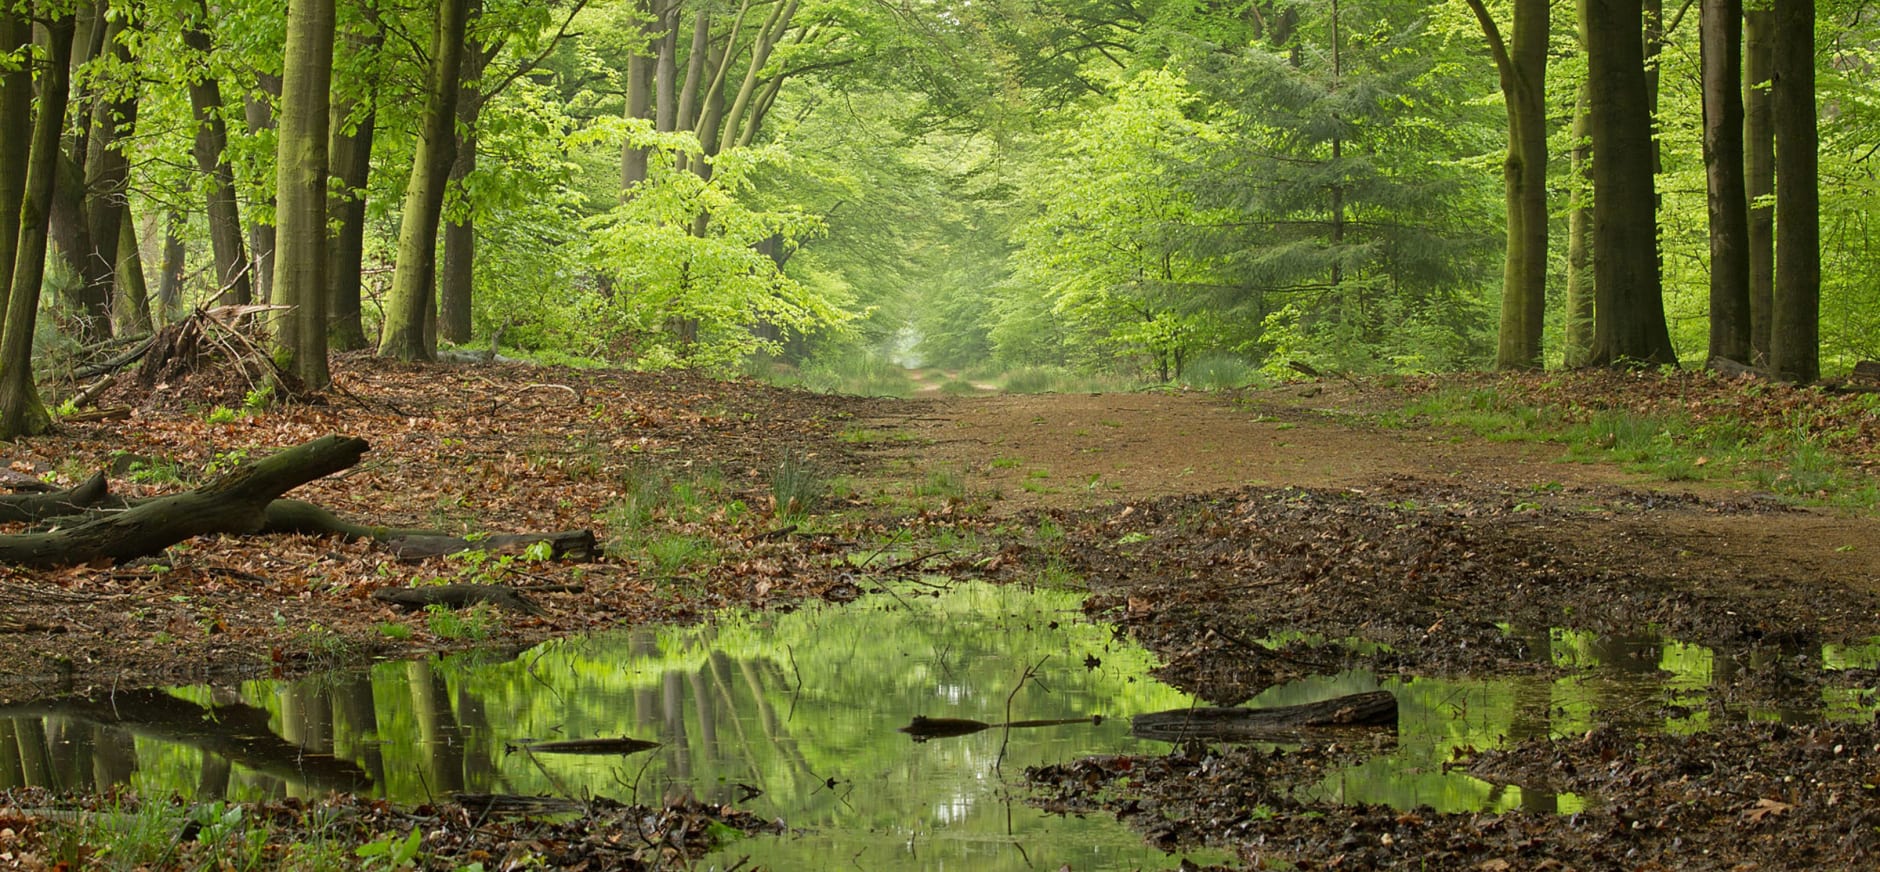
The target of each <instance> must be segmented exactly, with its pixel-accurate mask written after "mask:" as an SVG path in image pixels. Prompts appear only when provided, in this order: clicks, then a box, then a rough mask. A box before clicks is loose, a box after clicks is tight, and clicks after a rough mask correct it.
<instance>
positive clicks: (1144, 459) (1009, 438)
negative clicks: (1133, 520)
mask: <svg viewBox="0 0 1880 872" xmlns="http://www.w3.org/2000/svg"><path fill="white" fill-rule="evenodd" d="M1288 401H1290V402H1288ZM905 409H906V414H889V415H887V416H884V417H882V418H880V419H878V420H875V421H873V422H871V424H873V425H874V426H877V427H893V428H897V429H900V430H903V431H905V432H907V433H909V434H911V435H913V436H914V437H915V440H914V443H913V444H914V445H915V446H916V447H915V448H914V449H912V454H913V455H915V456H918V458H919V460H920V462H921V464H922V465H933V464H936V463H938V464H948V465H951V466H953V467H954V468H956V469H957V470H959V471H960V472H961V473H962V474H964V475H966V476H967V477H968V478H969V479H970V480H972V481H973V482H974V486H975V487H976V488H977V489H980V490H986V489H997V490H999V491H1000V492H1001V493H1002V494H1003V496H1004V499H1003V500H1001V501H1000V503H1001V506H1002V508H1031V507H1076V506H1088V505H1095V504H1099V503H1105V502H1111V501H1114V500H1117V499H1119V498H1123V497H1131V498H1140V497H1154V496H1166V495H1170V494H1183V493H1206V492H1209V491H1215V490H1221V489H1224V488H1234V487H1240V486H1242V485H1264V486H1270V487H1286V486H1294V487H1331V488H1357V489H1367V488H1373V487H1377V486H1380V485H1382V484H1384V483H1387V482H1398V483H1401V482H1402V480H1403V479H1405V478H1417V479H1430V480H1433V481H1441V482H1448V483H1470V484H1478V485H1482V484H1488V485H1500V486H1515V487H1532V486H1538V485H1544V484H1548V483H1550V482H1551V483H1558V484H1561V485H1563V486H1564V485H1585V486H1595V485H1602V486H1605V485H1621V484H1630V485H1642V484H1644V483H1645V481H1646V480H1645V479H1643V478H1640V477H1638V476H1635V475H1632V474H1629V473H1626V472H1624V471H1623V470H1620V469H1617V468H1615V467H1610V466H1595V465H1588V464H1578V463H1563V462H1557V461H1555V460H1553V459H1552V458H1556V457H1558V456H1559V455H1560V451H1559V450H1558V449H1557V448H1553V447H1550V446H1545V445H1533V444H1522V443H1490V442H1484V441H1481V440H1475V439H1469V440H1464V441H1452V440H1451V438H1450V436H1449V434H1446V433H1438V432H1436V431H1433V430H1428V429H1420V430H1391V429H1382V428H1378V427H1375V426H1372V425H1369V424H1365V423H1361V422H1359V421H1357V420H1356V418H1355V416H1354V418H1353V419H1352V420H1351V421H1349V422H1347V421H1341V420H1340V419H1339V418H1338V417H1337V416H1334V415H1327V414H1324V413H1322V412H1316V411H1313V410H1311V409H1308V408H1304V407H1302V406H1301V405H1299V404H1298V400H1297V398H1296V397H1293V396H1291V395H1290V394H1287V395H1285V399H1284V400H1282V399H1280V398H1279V397H1277V396H1269V397H1264V398H1263V397H1259V396H1256V397H1254V398H1253V399H1252V400H1251V403H1250V405H1244V406H1241V407H1235V406H1233V405H1230V404H1228V403H1227V402H1225V401H1223V400H1222V399H1220V398H1219V397H1215V396H1210V395H1207V394H1200V393H1191V394H1159V393H1154V394H1151V393H1141V394H1094V395H1093V394H1008V395H1003V396H996V397H947V398H938V397H936V398H926V397H922V398H918V399H915V400H912V401H909V402H908V403H907V405H906V407H905ZM1333 411H1335V409H1333ZM1092 476H1095V477H1096V479H1095V483H1094V486H1092Z"/></svg>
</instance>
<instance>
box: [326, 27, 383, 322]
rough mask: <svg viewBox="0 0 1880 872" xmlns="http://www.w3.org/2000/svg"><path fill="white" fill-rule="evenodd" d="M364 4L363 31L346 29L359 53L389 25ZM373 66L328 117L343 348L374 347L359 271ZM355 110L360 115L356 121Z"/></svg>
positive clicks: (372, 50)
mask: <svg viewBox="0 0 1880 872" xmlns="http://www.w3.org/2000/svg"><path fill="white" fill-rule="evenodd" d="M362 6H363V9H362V12H363V14H364V16H365V19H366V25H367V26H366V28H365V30H364V31H363V32H361V31H358V30H353V31H349V32H348V33H347V34H346V46H347V50H348V52H349V53H350V54H352V55H353V56H355V57H357V56H360V55H365V56H376V55H377V54H378V53H379V49H380V47H381V46H383V45H384V44H385V29H384V28H383V27H380V26H379V19H378V8H377V6H376V5H374V3H372V2H366V3H363V4H362ZM374 70H375V72H374V74H373V77H372V81H371V82H370V83H368V84H367V85H366V86H365V88H366V93H365V95H364V96H354V95H352V94H351V93H349V92H347V91H345V90H344V89H342V90H341V92H340V96H338V97H337V98H336V99H335V100H334V102H333V114H332V117H331V118H330V119H328V125H329V128H330V129H329V133H330V135H331V141H330V144H329V145H328V147H327V163H328V175H327V221H328V227H329V228H331V229H332V231H333V236H332V237H331V238H330V239H329V240H327V246H328V247H327V276H326V279H327V283H328V285H329V287H330V288H331V290H330V292H329V294H328V297H327V318H328V324H327V332H326V335H327V344H328V346H329V347H330V348H332V349H335V350H339V351H353V350H356V349H360V348H368V347H370V346H371V342H370V341H368V340H367V339H366V331H365V324H364V323H363V321H362V320H361V310H362V308H363V307H362V306H361V300H360V285H361V281H360V271H361V268H362V267H363V265H364V262H365V238H366V182H367V181H368V180H369V178H370V176H371V173H372V139H373V135H374V133H375V131H376V128H377V124H378V100H379V83H378V78H377V74H376V65H375V66H374ZM354 115H357V116H359V118H358V121H357V123H354V121H353V116H354Z"/></svg>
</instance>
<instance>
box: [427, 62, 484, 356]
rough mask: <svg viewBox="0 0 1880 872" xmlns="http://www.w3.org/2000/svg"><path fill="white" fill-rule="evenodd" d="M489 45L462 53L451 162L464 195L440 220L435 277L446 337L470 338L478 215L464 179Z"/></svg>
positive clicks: (471, 164) (473, 157) (471, 168)
mask: <svg viewBox="0 0 1880 872" xmlns="http://www.w3.org/2000/svg"><path fill="white" fill-rule="evenodd" d="M494 54H495V52H494V50H493V49H490V48H486V47H484V46H482V45H472V46H470V48H469V50H468V51H467V52H466V53H465V58H464V64H463V80H462V84H461V90H460V91H459V93H458V95H457V125H456V130H457V149H456V151H457V158H456V160H455V161H454V162H453V163H452V165H451V168H450V187H451V188H453V189H455V190H456V191H457V192H458V193H459V195H460V196H462V197H464V198H466V202H465V203H464V204H463V205H464V208H463V210H462V211H461V212H460V213H459V214H457V215H455V216H452V217H451V218H450V219H449V220H446V221H445V222H444V269H443V272H442V273H441V274H440V275H439V277H438V290H437V296H438V299H437V332H438V335H439V336H440V337H442V338H443V339H446V340H448V341H450V342H456V343H464V342H469V341H470V336H471V331H472V318H471V315H472V313H473V312H474V304H475V289H476V251H477V249H476V245H477V233H476V219H475V215H474V210H473V209H472V208H471V204H470V203H469V202H467V199H468V197H469V193H468V192H467V191H466V190H465V189H464V186H463V185H464V179H466V178H468V177H469V175H470V174H471V173H473V172H476V168H477V122H478V120H479V119H480V118H481V117H482V115H483V105H484V102H485V98H484V96H483V93H482V90H481V86H480V81H481V79H482V78H483V71H484V70H485V69H486V68H487V67H488V66H489V62H490V60H491V59H492V57H493V56H494Z"/></svg>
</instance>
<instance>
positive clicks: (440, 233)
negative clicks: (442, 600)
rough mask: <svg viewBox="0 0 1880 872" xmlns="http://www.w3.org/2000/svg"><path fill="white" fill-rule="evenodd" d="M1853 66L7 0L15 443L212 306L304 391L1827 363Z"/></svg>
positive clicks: (1652, 55)
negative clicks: (703, 372)
mask: <svg viewBox="0 0 1880 872" xmlns="http://www.w3.org/2000/svg"><path fill="white" fill-rule="evenodd" d="M1877 40H1880V13H1876V12H1875V11H1874V10H1873V9H1871V8H1869V7H1868V6H1867V5H1865V4H1856V3H1843V2H1825V3H1819V4H1817V3H1784V4H1781V8H1780V9H1777V8H1776V7H1775V6H1773V5H1768V4H1758V3H1755V2H1751V3H1737V2H1702V3H1685V4H1681V5H1677V4H1674V5H1672V6H1669V7H1667V6H1666V5H1665V4H1662V3H1659V2H1629V3H1628V2H1610V0H1582V2H1580V3H1578V4H1557V3H1555V4H1550V3H1546V2H1534V0H1456V2H1406V0H1255V2H1229V3H1215V2H1186V0H1121V2H1115V0H1102V2H1097V0H1071V2H1063V3H1032V2H1017V0H993V2H962V0H929V2H899V3H889V2H879V0H552V2H522V0H443V2H438V3H408V2H400V0H307V2H296V3H295V4H293V6H292V7H290V6H289V5H288V4H287V3H285V2H283V0H83V2H80V0H0V203H3V204H5V207H4V208H0V215H4V216H5V222H4V226H0V267H4V270H0V275H3V276H5V277H6V280H5V281H4V282H0V285H3V286H4V288H5V290H6V294H7V296H6V298H5V299H4V302H5V303H6V304H7V305H6V317H5V325H6V327H5V331H4V344H3V347H0V422H3V423H4V426H3V427H0V430H4V431H5V435H6V436H8V437H11V436H15V435H19V434H21V433H30V432H34V431H35V430H37V429H39V428H42V427H43V426H45V424H46V422H47V421H48V420H49V415H48V411H47V408H46V403H45V401H43V400H42V399H41V398H40V396H39V393H40V390H41V387H40V386H46V387H44V390H45V391H46V393H47V396H49V397H50V398H51V399H52V400H54V401H58V400H63V399H65V398H66V397H69V396H71V394H72V393H73V392H74V391H75V390H76V389H77V388H78V387H79V384H78V383H79V381H80V379H78V378H77V377H76V376H75V370H76V368H77V364H78V361H79V360H80V359H81V357H82V356H83V353H84V351H85V350H86V349H93V348H97V347H99V346H100V344H101V343H108V342H110V341H112V340H113V339H114V338H116V337H124V338H128V337H136V336H140V335H145V334H148V333H149V332H150V331H152V330H153V329H155V328H158V327H161V326H162V325H164V324H166V323H169V322H173V321H175V320H177V319H179V318H183V317H186V316H188V315H189V314H190V313H192V312H195V311H197V310H199V309H200V308H202V307H205V306H210V305H215V304H267V306H268V309H267V314H266V318H267V326H268V327H269V335H270V336H271V337H272V338H271V341H272V342H273V344H274V354H273V357H274V360H275V361H276V363H277V364H278V365H279V366H280V367H281V368H282V371H283V372H286V373H290V374H292V375H293V376H295V377H297V378H298V379H299V380H300V381H301V382H303V383H305V384H307V385H309V386H311V387H314V388H318V387H320V386H321V385H322V384H323V383H324V381H325V379H326V378H327V376H326V370H325V359H326V356H327V355H328V354H330V353H333V352H335V351H342V350H349V349H375V350H376V351H377V353H379V354H381V355H384V356H389V357H397V358H401V359H408V360H409V359H420V360H422V359H431V358H433V357H435V355H436V354H437V352H438V350H439V348H440V346H445V347H448V346H451V345H466V346H487V345H489V344H490V343H491V342H493V341H496V342H500V343H502V344H504V345H505V346H506V347H508V348H510V349H511V350H519V353H523V354H526V355H529V356H532V357H535V358H536V359H540V360H545V361H551V362H564V361H590V362H600V363H608V364H620V365H629V366H635V367H643V368H662V367H675V366H676V367H692V368H702V369H707V370H711V371H717V372H739V371H743V372H750V373H762V374H775V373H777V372H779V371H787V370H790V369H793V368H802V367H810V366H814V365H817V363H818V362H820V361H829V360H835V359H840V358H843V357H852V356H856V355H865V354H866V355H886V354H888V353H889V352H898V353H899V354H901V355H903V359H906V357H907V356H910V355H911V356H913V357H916V358H918V359H921V360H924V361H928V362H932V363H936V364H940V365H945V366H953V367H963V366H975V365H977V366H982V367H987V368H1000V367H1005V368H1010V367H1022V366H1048V367H1061V368H1067V369H1075V370H1085V371H1092V372H1110V373H1115V374H1118V375H1122V376H1126V377H1129V378H1134V379H1140V380H1145V381H1158V382H1168V381H1175V380H1180V379H1183V378H1184V375H1185V373H1187V372H1188V371H1190V370H1192V369H1193V368H1194V367H1195V366H1196V365H1197V364H1198V363H1202V362H1206V361H1210V360H1220V359H1231V360H1233V361H1236V362H1239V363H1240V364H1242V365H1248V366H1255V367H1264V368H1266V369H1268V370H1271V371H1275V372H1277V371H1280V370H1283V369H1284V368H1285V367H1286V366H1287V365H1288V364H1289V363H1292V362H1301V363H1306V364H1309V365H1312V366H1316V367H1319V368H1322V369H1332V370H1340V371H1348V372H1365V371H1438V370H1455V369H1467V368H1479V367H1486V366H1500V367H1504V368H1531V367H1536V366H1578V365H1585V364H1588V363H1599V364H1619V365H1635V364H1671V363H1681V364H1683V365H1687V366H1690V365H1695V366H1702V365H1706V364H1707V363H1709V362H1711V361H1713V360H1722V361H1726V362H1729V363H1733V364H1736V365H1740V366H1742V367H1747V368H1751V369H1756V370H1759V371H1763V372H1766V373H1769V374H1773V375H1776V376H1780V377H1785V378H1789V379H1791V380H1800V381H1809V380H1813V379H1815V378H1817V377H1819V375H1820V374H1821V373H1822V372H1823V371H1824V370H1825V371H1827V372H1829V373H1834V372H1838V371H1843V370H1845V369H1846V368H1847V367H1849V366H1851V365H1852V364H1853V363H1854V362H1856V361H1858V360H1861V359H1867V358H1874V357H1880V284H1876V282H1877V281H1880V280H1876V279H1875V278H1874V276H1876V275H1880V268H1876V266H1877V264H1876V263H1875V261H1876V260H1880V244H1876V242H1875V241H1874V233H1873V232H1872V229H1871V228H1870V227H1869V223H1870V222H1869V218H1870V217H1871V215H1872V213H1873V210H1872V209H1871V208H1870V205H1871V204H1872V203H1873V202H1874V198H1875V194H1876V192H1875V172H1874V160H1875V158H1874V156H1875V154H1876V151H1877V150H1880V115H1877V114H1876V112H1875V110H1874V109H1873V104H1874V100H1873V99H1872V96H1871V95H1872V94H1873V93H1875V87H1874V85H1875V83H1874V82H1873V81H1872V80H1873V78H1874V77H1875V75H1876V74H1875V72H1874V70H1875V68H1876V67H1875V64H1874V63H1873V62H1872V61H1873V58H1872V55H1873V53H1874V50H1875V49H1874V45H1875V44H1876V41H1877ZM1589 48H1590V49H1591V51H1590V52H1589V50H1588V49H1589ZM1602 144H1605V148H1606V151H1607V152H1608V154H1606V155H1605V156H1604V158H1603V159H1602V153H1601V145H1602ZM1596 195H1597V196H1596ZM55 404H56V403H55Z"/></svg>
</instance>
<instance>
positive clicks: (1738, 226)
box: [1698, 0, 1751, 363]
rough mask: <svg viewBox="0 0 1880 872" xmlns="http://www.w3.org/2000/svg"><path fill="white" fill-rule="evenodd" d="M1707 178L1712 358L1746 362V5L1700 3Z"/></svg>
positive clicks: (1738, 1) (1731, 0) (1721, 0)
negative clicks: (1744, 89)
mask: <svg viewBox="0 0 1880 872" xmlns="http://www.w3.org/2000/svg"><path fill="white" fill-rule="evenodd" d="M1698 15H1699V22H1698V24H1699V29H1700V31H1701V38H1702V51H1703V73H1702V79H1703V92H1704V173H1705V181H1706V182H1707V184H1706V186H1705V187H1706V189H1707V197H1706V200H1707V203H1708V212H1709V217H1710V355H1709V359H1711V360H1733V361H1736V362H1738V363H1750V362H1751V354H1750V310H1749V212H1748V206H1749V203H1748V200H1747V199H1746V194H1745V187H1744V180H1743V92H1742V79H1743V44H1742V39H1743V3H1742V0H1703V5H1702V7H1701V8H1700V9H1699V12H1698Z"/></svg>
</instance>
